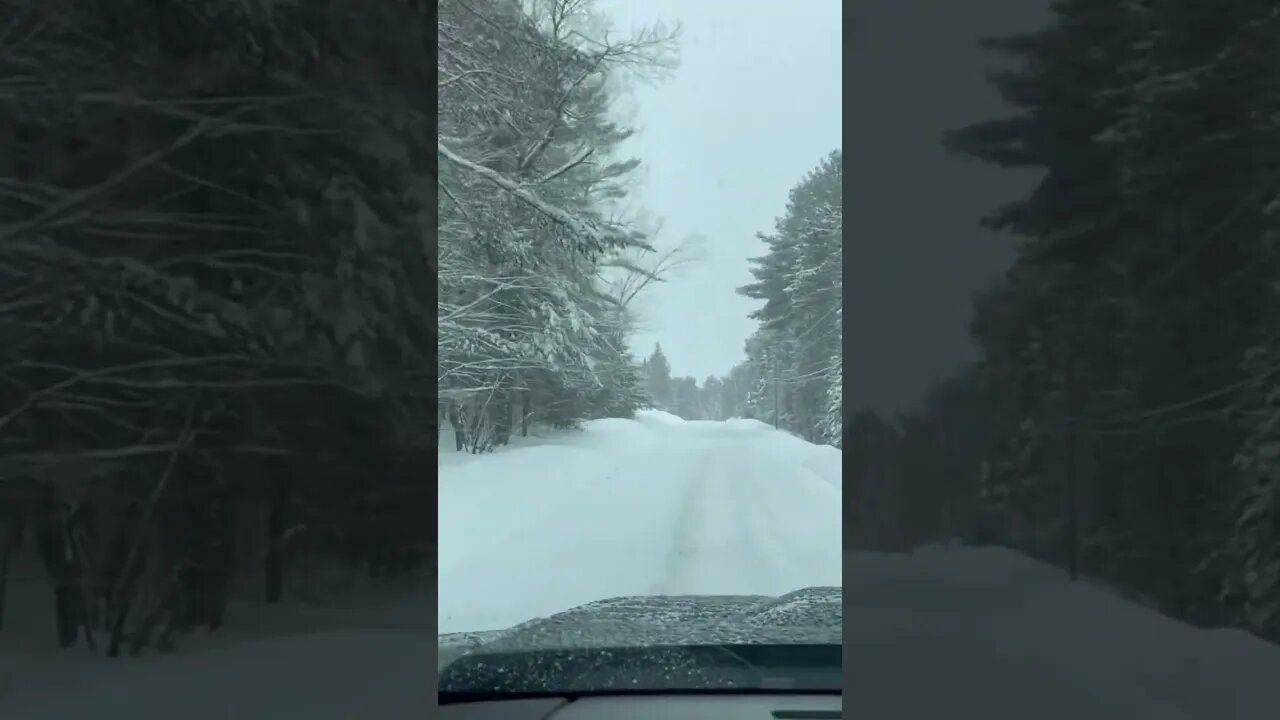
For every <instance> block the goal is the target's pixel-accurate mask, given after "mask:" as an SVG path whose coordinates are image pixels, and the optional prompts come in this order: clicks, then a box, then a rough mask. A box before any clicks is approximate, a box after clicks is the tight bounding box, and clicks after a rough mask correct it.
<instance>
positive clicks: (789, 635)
mask: <svg viewBox="0 0 1280 720" xmlns="http://www.w3.org/2000/svg"><path fill="white" fill-rule="evenodd" d="M841 619H842V615H841V589H840V588H838V587H813V588H805V589H804V590H797V591H795V592H792V593H787V594H786V595H781V596H777V597H772V596H768V595H642V596H633V597H621V598H612V599H609V600H598V601H596V602H592V603H587V604H586V605H581V606H579V607H576V608H573V609H572V610H566V611H564V612H560V613H556V614H555V615H551V616H550V617H545V618H537V619H534V620H530V621H528V622H524V623H521V624H519V625H517V626H515V627H513V628H511V629H509V630H495V631H490V632H474V633H450V634H446V635H441V636H439V642H440V646H441V648H450V649H457V650H464V651H467V650H476V649H483V650H486V651H490V650H491V651H495V652H496V651H502V652H507V651H521V650H552V649H565V648H592V647H645V646H652V645H711V644H719V645H735V644H757V643H810V644H820V643H831V644H839V643H840V642H841V629H842V623H841Z"/></svg>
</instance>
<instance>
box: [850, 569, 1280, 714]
mask: <svg viewBox="0 0 1280 720" xmlns="http://www.w3.org/2000/svg"><path fill="white" fill-rule="evenodd" d="M844 567H845V573H846V576H845V585H844V603H845V612H844V639H845V646H846V648H847V649H846V652H845V663H846V664H845V668H844V672H845V677H846V680H845V690H846V692H845V698H844V707H845V709H846V712H847V713H848V716H850V717H866V718H877V719H884V718H893V719H895V720H896V719H898V718H902V719H906V718H921V717H965V718H968V717H974V718H983V719H984V720H997V719H1000V720H1003V719H1004V718H1009V719H1011V720H1012V719H1014V718H1035V719H1036V720H1081V719H1082V718H1089V720H1227V719H1228V718H1230V719H1231V720H1273V719H1274V718H1278V717H1280V647H1277V646H1276V645H1272V644H1270V643H1266V642H1264V641H1262V640H1259V639H1257V638H1255V637H1253V636H1251V635H1248V634H1246V633H1244V632H1241V631H1237V630H1201V629H1197V628H1193V627H1191V626H1188V625H1185V624H1183V623H1179V622H1177V621H1174V620H1172V619H1170V618H1167V617H1165V616H1163V615H1160V614H1158V613H1155V612H1153V611H1151V610H1149V609H1147V608H1144V607H1141V606H1139V605H1137V604H1134V603H1131V602H1129V601H1127V600H1124V599H1123V598H1120V597H1117V596H1116V595H1114V594H1113V593H1111V592H1109V591H1108V590H1106V589H1104V588H1101V587H1098V586H1096V585H1093V584H1091V583H1088V582H1084V581H1082V582H1076V583H1072V582H1069V581H1068V579H1067V577H1066V573H1065V572H1063V571H1062V570H1059V569H1058V568H1055V567H1051V566H1048V565H1045V564H1042V563H1039V562H1036V561H1034V560H1031V559H1029V558H1027V557H1026V556H1023V555H1021V554H1019V553H1016V552H1013V551H1011V550H1005V549H1001V548H985V547H978V548H973V547H956V546H932V547H924V548H920V549H917V550H916V551H915V552H914V553H909V554H877V553H851V554H850V555H848V556H847V558H846V561H845V566H844Z"/></svg>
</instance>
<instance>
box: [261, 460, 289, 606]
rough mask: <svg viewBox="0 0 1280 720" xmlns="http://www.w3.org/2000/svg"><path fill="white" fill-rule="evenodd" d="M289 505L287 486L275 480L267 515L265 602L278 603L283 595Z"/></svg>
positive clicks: (282, 481)
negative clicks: (273, 493) (285, 535)
mask: <svg viewBox="0 0 1280 720" xmlns="http://www.w3.org/2000/svg"><path fill="white" fill-rule="evenodd" d="M288 505H289V484H288V482H287V481H286V480H284V479H282V478H278V479H277V480H276V492H275V497H273V498H272V501H271V510H270V512H269V513H268V515H267V557H266V575H267V598H266V599H267V602H268V603H277V602H280V597H281V596H282V595H283V594H284V534H285V522H286V520H287V514H288V513H287V508H288Z"/></svg>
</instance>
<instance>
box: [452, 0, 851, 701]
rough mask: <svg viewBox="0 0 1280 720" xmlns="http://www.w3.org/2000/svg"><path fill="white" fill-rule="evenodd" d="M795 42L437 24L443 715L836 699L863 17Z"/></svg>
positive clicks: (526, 23) (552, 5) (587, 13)
mask: <svg viewBox="0 0 1280 720" xmlns="http://www.w3.org/2000/svg"><path fill="white" fill-rule="evenodd" d="M517 8H518V9H517ZM777 10H778V5H777V3H775V2H764V1H763V0H761V1H754V2H727V1H725V2H695V3H689V2H678V1H676V0H665V1H661V2H657V1H651V0H634V1H630V2H628V1H623V0H592V1H590V2H565V1H564V0H538V1H536V2H525V3H523V4H516V3H505V2H489V3H475V2H470V1H466V2H464V1H461V0H442V2H441V3H440V36H439V40H440V64H439V70H440V113H441V114H440V144H441V147H440V155H441V170H440V172H441V193H442V197H441V200H440V244H441V250H440V252H441V266H440V293H441V295H440V298H441V299H440V316H441V320H440V333H441V336H440V359H439V362H440V380H439V389H440V394H441V400H442V412H443V414H444V417H443V419H444V422H443V424H442V427H443V428H444V429H443V431H442V435H441V445H440V450H439V471H440V485H439V501H440V504H439V524H440V534H439V538H440V540H439V548H438V551H439V567H438V570H439V609H438V616H437V617H438V630H439V632H440V633H441V637H440V643H441V648H442V658H443V657H445V656H451V657H463V658H464V659H463V660H459V661H458V663H459V665H458V667H457V668H455V670H456V672H450V670H449V669H447V668H446V670H445V672H444V674H442V675H441V690H442V691H447V690H448V689H450V688H452V689H454V690H466V689H475V688H477V687H492V684H487V681H483V682H482V681H480V680H477V679H476V678H477V677H479V676H480V673H481V670H479V669H476V667H481V668H491V669H492V671H493V672H495V673H499V674H500V676H502V677H505V678H506V679H507V682H506V684H503V685H502V686H501V687H502V690H503V691H505V692H518V691H521V690H525V691H530V690H534V689H538V690H544V691H553V690H557V689H559V690H563V691H569V690H574V691H584V690H591V689H593V688H594V689H600V690H603V689H609V688H615V689H616V686H615V685H614V684H613V681H612V680H610V679H609V678H624V679H625V680H626V683H627V686H628V688H629V689H631V690H646V689H650V690H651V689H659V688H711V687H722V686H725V684H726V683H730V682H731V681H732V682H734V683H738V684H739V685H741V684H742V683H747V684H751V683H753V682H754V683H757V684H758V683H759V682H762V681H761V680H760V679H758V678H756V676H757V675H759V674H760V673H763V674H764V676H765V677H766V678H772V680H768V681H769V682H775V683H777V682H782V681H781V680H778V678H781V677H784V676H785V677H790V678H791V680H790V685H791V687H793V688H804V687H806V686H808V687H812V688H821V689H826V690H834V689H836V688H838V686H839V676H840V663H839V657H840V655H839V652H838V648H839V646H840V630H841V623H840V604H839V586H840V584H841V561H842V555H841V511H842V507H843V500H842V483H841V467H840V464H841V459H842V455H841V452H840V449H839V448H840V445H841V442H842V409H843V408H842V404H841V378H842V375H841V342H842V335H841V300H842V286H841V257H842V243H843V232H842V205H841V193H842V171H843V159H842V154H841V150H840V142H841V135H840V131H841V96H840V90H841V88H840V83H841V65H840V59H841V48H840V27H841V3H839V2H838V1H837V0H823V1H822V2H806V3H797V4H796V5H795V6H794V7H792V8H790V9H789V10H788V11H787V17H786V20H785V22H781V23H779V22H777ZM765 48H768V49H767V51H766V50H765ZM799 108H804V110H803V111H801V112H798V111H797V110H798V109H799ZM806 590H813V591H814V592H813V593H812V594H810V595H807V596H805V597H802V598H798V599H797V598H795V597H788V596H790V595H791V594H793V593H797V592H801V591H806ZM816 597H822V598H824V599H823V600H822V605H823V608H824V609H823V610H822V611H821V612H817V611H814V612H802V611H801V609H808V610H813V608H815V607H817V605H815V604H814V603H815V602H816V601H814V600H813V598H816ZM832 597H834V600H833V599H831V598H832ZM806 598H808V599H806ZM517 626H518V627H517ZM743 645H750V646H755V647H757V650H758V649H760V648H767V647H775V646H779V645H790V646H794V647H797V648H798V647H802V646H823V645H825V646H827V648H828V650H830V649H832V648H834V649H835V652H830V651H828V652H819V653H818V654H816V655H812V656H811V657H810V659H809V660H807V661H805V662H801V663H800V664H799V665H796V662H799V661H798V660H795V659H794V658H793V657H792V656H791V655H786V654H785V653H782V652H781V651H776V652H773V653H767V652H766V653H763V654H759V655H758V656H753V657H754V660H753V661H750V662H747V661H743V660H741V659H740V657H741V655H742V653H743V652H746V651H743V650H741V649H740V648H739V647H738V646H743ZM698 647H703V648H718V649H710V650H705V651H697V648H698ZM664 648H665V649H667V650H664ZM606 649H612V651H611V652H606V653H604V654H602V655H601V654H598V653H599V652H600V651H603V650H606ZM637 649H646V650H648V651H652V652H651V653H648V654H646V652H639V653H638V654H637V653H632V654H627V653H629V652H630V651H632V650H637ZM659 651H663V652H666V654H661V653H660V652H659ZM574 652H578V653H580V656H581V657H585V658H593V660H591V661H590V662H588V661H587V660H583V662H584V663H586V664H587V665H590V666H592V667H596V668H597V670H599V672H593V673H589V674H586V675H583V674H581V672H579V671H573V672H570V671H568V670H567V669H565V668H568V667H578V666H577V665H576V664H574V663H575V662H576V661H573V662H571V661H570V660H569V659H568V658H570V657H574V658H576V657H579V655H573V654H572V653H574ZM468 653H469V655H468ZM565 653H570V654H569V655H566V654H565ZM624 656H625V658H627V659H626V660H625V661H624V660H623V659H622V658H623V657H624ZM467 657H470V658H471V661H472V662H473V665H470V666H467V667H468V668H469V669H468V670H467V672H466V673H463V672H462V670H461V668H462V667H463V666H464V664H465V663H467V662H468V661H467V660H466V658H467ZM795 657H799V658H801V659H803V657H802V655H797V656H795ZM477 658H478V659H477ZM675 658H680V660H679V661H677V660H676V659H675ZM813 658H819V659H820V660H821V661H820V662H819V661H818V660H814V659H813ZM474 663H480V665H478V666H476V665H474ZM592 663H594V664H592ZM681 663H684V665H690V666H697V667H698V668H700V670H699V671H698V672H694V673H686V674H680V673H677V672H676V671H677V669H678V668H680V667H682V666H683V665H682V664H681ZM757 663H758V664H763V665H764V666H766V667H763V668H756V667H755V665H756V664H757ZM770 663H773V664H774V665H775V666H770ZM823 663H826V667H825V675H821V674H819V675H814V674H813V671H812V668H813V667H821V666H822V664H823ZM791 665H794V666H795V667H793V668H792V669H791V670H788V667H789V666H791ZM806 665H807V666H811V667H810V668H809V670H805V671H804V672H802V671H801V670H800V669H799V668H801V667H803V666H806ZM640 666H643V667H647V668H649V671H648V672H641V671H639V670H635V668H636V667H640ZM744 667H745V668H746V670H745V671H744V669H743V668H744ZM536 668H542V670H541V671H538V672H534V671H533V669H536ZM744 672H745V674H744ZM753 673H754V674H753ZM717 678H718V679H717ZM752 678H756V679H752Z"/></svg>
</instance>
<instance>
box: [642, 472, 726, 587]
mask: <svg viewBox="0 0 1280 720" xmlns="http://www.w3.org/2000/svg"><path fill="white" fill-rule="evenodd" d="M710 466H711V456H710V455H709V454H707V453H701V459H700V461H699V462H698V463H697V465H696V467H697V470H696V472H695V474H694V475H693V476H692V477H689V478H688V479H687V480H685V481H684V490H683V492H682V493H681V495H680V509H679V511H677V513H676V520H675V523H674V525H673V527H672V532H671V546H670V547H669V548H668V549H667V554H666V557H665V558H664V559H663V562H662V576H661V577H659V578H658V581H657V582H656V583H655V584H654V586H653V589H652V591H651V593H652V594H654V595H678V594H683V593H688V592H689V583H690V580H691V579H690V578H689V577H688V576H689V574H690V573H689V566H690V565H692V564H694V562H695V559H696V558H697V555H698V553H699V543H700V541H701V539H702V536H703V533H702V524H703V522H704V519H705V517H706V503H707V499H706V495H707V483H708V482H709V479H708V476H707V469H708V468H709V467H710Z"/></svg>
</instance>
